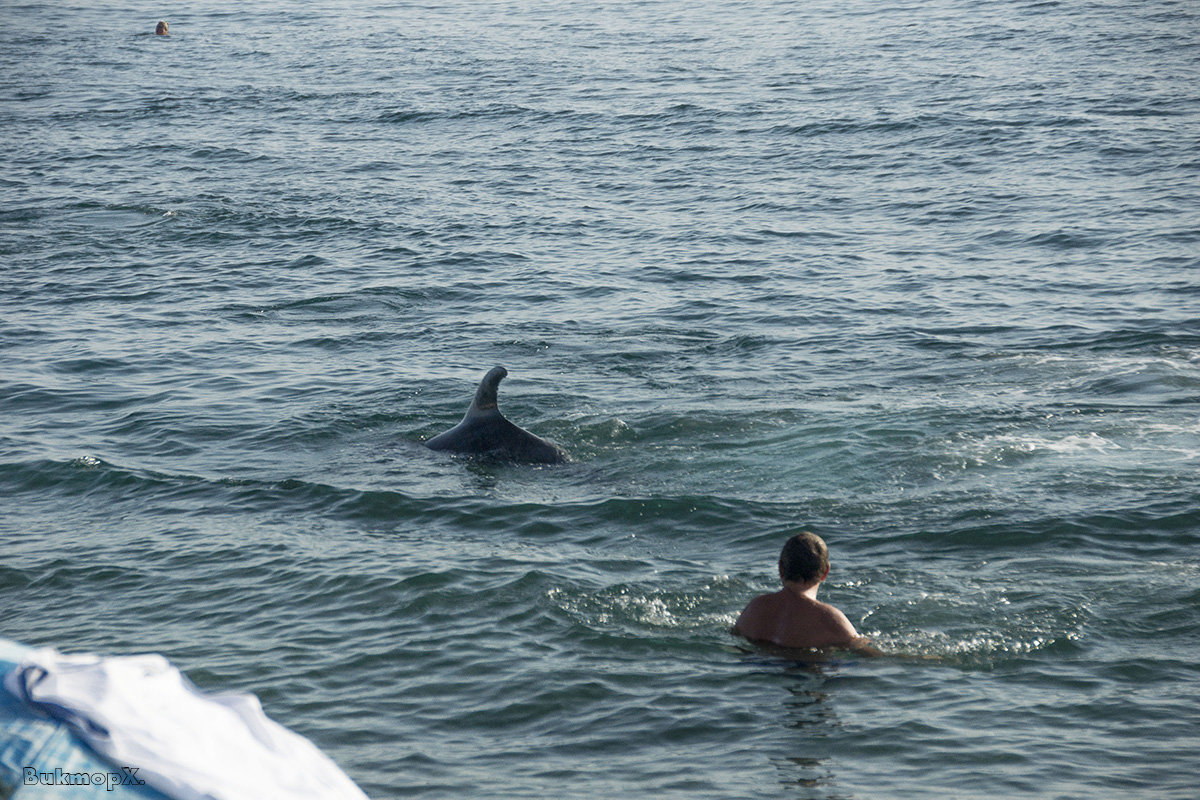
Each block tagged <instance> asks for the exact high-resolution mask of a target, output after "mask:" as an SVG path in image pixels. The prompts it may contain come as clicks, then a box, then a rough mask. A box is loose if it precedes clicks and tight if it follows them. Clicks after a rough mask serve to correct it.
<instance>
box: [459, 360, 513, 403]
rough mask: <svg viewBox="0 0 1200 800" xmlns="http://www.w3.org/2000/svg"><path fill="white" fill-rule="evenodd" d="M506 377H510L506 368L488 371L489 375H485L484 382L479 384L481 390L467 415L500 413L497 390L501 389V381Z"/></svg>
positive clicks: (495, 368)
mask: <svg viewBox="0 0 1200 800" xmlns="http://www.w3.org/2000/svg"><path fill="white" fill-rule="evenodd" d="M506 377H508V370H506V369H505V368H504V367H492V368H491V369H490V370H488V374H487V375H484V376H483V380H481V381H480V382H479V388H478V389H476V390H475V399H474V400H472V401H471V407H470V408H468V409H467V414H468V415H470V414H475V413H478V412H482V411H498V410H499V406H498V405H497V403H496V390H497V389H499V388H500V381H501V380H503V379H504V378H506Z"/></svg>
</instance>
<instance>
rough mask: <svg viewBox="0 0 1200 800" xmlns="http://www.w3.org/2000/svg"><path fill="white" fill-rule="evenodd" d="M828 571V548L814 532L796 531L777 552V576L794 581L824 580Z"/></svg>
mask: <svg viewBox="0 0 1200 800" xmlns="http://www.w3.org/2000/svg"><path fill="white" fill-rule="evenodd" d="M828 572H829V548H828V547H826V546H825V541H824V540H823V539H822V538H821V537H820V536H817V535H816V534H815V533H809V532H808V531H805V532H804V533H797V534H796V535H795V536H793V537H792V538H790V539H788V540H787V542H785V543H784V545H783V552H781V553H780V554H779V577H780V578H782V579H783V580H785V581H792V582H794V583H811V582H812V581H816V580H824V578H825V575H826V573H828Z"/></svg>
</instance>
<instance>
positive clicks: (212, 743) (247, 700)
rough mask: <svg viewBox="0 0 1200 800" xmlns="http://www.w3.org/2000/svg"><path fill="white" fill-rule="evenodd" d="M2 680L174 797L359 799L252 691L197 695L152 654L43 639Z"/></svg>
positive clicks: (327, 761) (329, 762)
mask: <svg viewBox="0 0 1200 800" xmlns="http://www.w3.org/2000/svg"><path fill="white" fill-rule="evenodd" d="M4 688H5V689H6V690H7V691H8V692H9V693H10V694H12V695H14V696H16V697H17V698H19V699H20V700H22V701H23V702H26V703H30V704H33V705H36V706H37V707H38V708H40V709H41V710H42V711H44V712H46V713H49V714H50V715H51V716H53V717H56V718H58V719H61V720H63V721H64V722H66V723H67V724H69V725H70V726H71V727H72V729H73V730H74V731H75V733H76V734H77V735H78V736H79V737H80V738H81V739H83V741H85V742H86V743H87V744H88V745H89V746H91V747H92V749H94V750H95V751H97V752H98V753H100V754H101V755H102V756H104V757H105V758H107V759H108V760H109V761H111V762H112V763H113V764H114V765H116V766H118V767H136V768H137V773H136V775H137V777H138V778H140V779H142V780H144V781H146V783H147V784H149V785H150V786H151V787H153V788H155V789H158V790H159V791H160V792H163V793H164V794H166V795H168V796H169V797H172V798H176V800H310V799H311V800H366V798H367V796H366V795H365V794H364V793H363V791H362V790H361V789H359V788H358V786H356V785H355V784H354V782H353V781H351V780H350V778H348V777H347V776H346V774H345V773H344V772H342V771H341V770H340V769H339V768H338V767H337V765H336V764H334V763H333V761H332V760H331V759H330V758H329V757H328V756H326V755H325V754H324V753H322V752H321V751H320V750H318V749H317V747H316V746H315V745H313V743H312V742H310V741H308V740H307V739H305V738H304V737H303V736H300V735H299V734H297V733H293V732H292V731H290V730H288V729H287V728H285V727H283V726H282V725H280V724H278V723H277V722H274V721H272V720H271V719H270V718H268V717H267V716H266V714H264V713H263V710H262V706H261V705H260V704H259V702H258V698H257V697H255V696H254V695H252V694H235V693H229V694H205V693H203V692H201V691H200V690H199V689H197V688H196V687H194V686H193V685H192V684H191V682H190V681H188V680H187V678H185V677H184V676H183V675H182V674H181V673H180V672H179V670H177V669H176V668H175V667H173V666H171V664H170V662H168V661H167V660H166V659H165V658H163V657H162V656H160V655H143V656H129V657H122V658H102V657H100V656H91V655H63V654H62V653H59V652H58V651H56V650H54V649H52V648H44V649H42V650H36V651H34V652H33V653H32V654H30V655H29V656H28V657H27V658H26V659H25V660H23V661H22V662H21V663H20V664H18V665H17V667H16V669H14V670H13V671H12V672H10V673H9V674H8V676H7V677H6V679H5V681H4Z"/></svg>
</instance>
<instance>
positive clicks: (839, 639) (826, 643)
mask: <svg viewBox="0 0 1200 800" xmlns="http://www.w3.org/2000/svg"><path fill="white" fill-rule="evenodd" d="M733 632H734V633H736V634H738V635H740V636H745V637H746V638H747V639H751V640H754V641H759V642H770V643H771V644H775V645H779V646H780V647H794V648H811V647H855V645H856V644H857V642H859V641H860V640H859V636H858V632H857V631H856V630H854V626H853V625H852V624H850V620H848V619H846V615H845V614H843V613H842V612H841V611H839V610H837V609H836V608H834V607H833V606H831V605H829V604H828V603H822V602H821V601H820V600H817V599H816V598H814V597H809V596H807V595H798V594H797V593H794V592H791V591H789V590H787V589H783V590H781V591H778V592H775V593H774V594H764V595H760V596H759V597H756V598H754V599H753V600H751V601H750V603H749V605H747V606H746V608H745V610H743V611H742V613H741V616H739V617H738V620H737V622H736V623H734V626H733Z"/></svg>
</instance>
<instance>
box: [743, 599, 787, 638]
mask: <svg viewBox="0 0 1200 800" xmlns="http://www.w3.org/2000/svg"><path fill="white" fill-rule="evenodd" d="M778 604H779V598H778V597H777V596H776V595H775V594H760V595H759V596H758V597H756V598H754V599H753V600H751V601H750V602H749V603H747V604H746V607H745V608H744V609H742V613H741V614H739V615H738V618H737V622H735V623H733V633H735V634H738V635H739V636H746V637H748V638H750V639H756V638H760V635H761V633H762V629H763V627H764V624H765V623H766V621H767V619H768V617H770V616H772V615H773V614H774V612H775V608H776V607H777V606H778Z"/></svg>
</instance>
